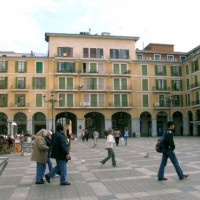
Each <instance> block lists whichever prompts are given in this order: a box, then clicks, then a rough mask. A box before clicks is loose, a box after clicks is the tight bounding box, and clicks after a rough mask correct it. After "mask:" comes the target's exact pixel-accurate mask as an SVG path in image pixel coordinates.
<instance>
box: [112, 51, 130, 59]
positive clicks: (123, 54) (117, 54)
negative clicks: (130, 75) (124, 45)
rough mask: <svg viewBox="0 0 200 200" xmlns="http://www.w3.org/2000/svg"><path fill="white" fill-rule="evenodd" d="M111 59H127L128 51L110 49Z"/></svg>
mask: <svg viewBox="0 0 200 200" xmlns="http://www.w3.org/2000/svg"><path fill="white" fill-rule="evenodd" d="M110 58H111V59H129V50H127V49H110Z"/></svg>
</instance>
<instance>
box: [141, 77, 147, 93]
mask: <svg viewBox="0 0 200 200" xmlns="http://www.w3.org/2000/svg"><path fill="white" fill-rule="evenodd" d="M142 90H143V91H147V90H148V79H142Z"/></svg>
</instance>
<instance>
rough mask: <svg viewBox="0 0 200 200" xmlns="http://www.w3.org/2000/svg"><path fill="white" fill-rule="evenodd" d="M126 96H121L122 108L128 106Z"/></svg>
mask: <svg viewBox="0 0 200 200" xmlns="http://www.w3.org/2000/svg"><path fill="white" fill-rule="evenodd" d="M127 97H128V96H127V94H122V107H127V106H128V98H127Z"/></svg>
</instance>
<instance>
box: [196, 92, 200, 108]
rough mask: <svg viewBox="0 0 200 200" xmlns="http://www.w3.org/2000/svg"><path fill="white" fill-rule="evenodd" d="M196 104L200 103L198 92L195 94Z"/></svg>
mask: <svg viewBox="0 0 200 200" xmlns="http://www.w3.org/2000/svg"><path fill="white" fill-rule="evenodd" d="M195 103H196V105H197V104H199V103H200V101H199V92H198V91H196V92H195Z"/></svg>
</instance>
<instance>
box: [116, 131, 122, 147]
mask: <svg viewBox="0 0 200 200" xmlns="http://www.w3.org/2000/svg"><path fill="white" fill-rule="evenodd" d="M120 135H121V133H120V130H119V129H118V128H116V130H115V132H114V137H115V143H116V146H118V145H119V138H120Z"/></svg>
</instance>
